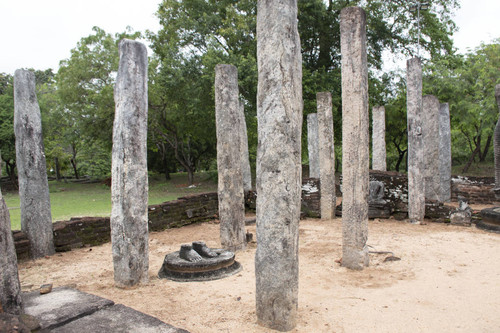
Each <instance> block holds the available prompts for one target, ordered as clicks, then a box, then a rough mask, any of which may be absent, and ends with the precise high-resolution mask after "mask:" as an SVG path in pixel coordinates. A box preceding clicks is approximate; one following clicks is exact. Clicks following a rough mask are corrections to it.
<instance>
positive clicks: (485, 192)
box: [451, 176, 498, 205]
mask: <svg viewBox="0 0 500 333" xmlns="http://www.w3.org/2000/svg"><path fill="white" fill-rule="evenodd" d="M494 187H495V178H492V177H461V176H454V177H453V178H452V180H451V198H452V200H454V201H457V200H458V196H461V197H464V198H465V199H466V200H467V201H468V202H469V203H470V204H484V205H491V204H494V203H498V200H497V199H496V198H495V193H494V192H493V188H494Z"/></svg>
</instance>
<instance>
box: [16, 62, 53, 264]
mask: <svg viewBox="0 0 500 333" xmlns="http://www.w3.org/2000/svg"><path fill="white" fill-rule="evenodd" d="M14 132H15V135H16V165H17V173H18V176H19V198H20V201H21V229H22V230H23V231H24V232H25V233H26V236H27V237H28V239H29V241H30V255H31V258H33V259H36V258H40V257H44V256H48V255H52V254H54V252H55V251H54V235H53V227H52V214H51V212H50V196H49V183H48V181H47V168H46V164H45V153H44V147H43V138H42V119H41V116H40V107H39V106H38V101H37V98H36V93H35V75H34V74H33V73H32V72H30V71H27V70H23V69H18V70H16V72H15V74H14Z"/></svg>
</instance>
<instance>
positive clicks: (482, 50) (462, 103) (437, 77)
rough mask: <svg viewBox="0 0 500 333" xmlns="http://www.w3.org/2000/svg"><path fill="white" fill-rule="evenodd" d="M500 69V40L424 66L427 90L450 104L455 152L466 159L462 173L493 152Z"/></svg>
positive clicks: (426, 91)
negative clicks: (473, 163) (496, 96)
mask: <svg viewBox="0 0 500 333" xmlns="http://www.w3.org/2000/svg"><path fill="white" fill-rule="evenodd" d="M499 68H500V39H497V40H495V41H494V42H493V43H492V44H481V45H480V46H479V47H477V48H476V49H475V50H473V51H470V52H468V53H467V54H466V55H465V56H462V55H456V56H452V57H450V56H447V57H441V58H439V59H437V60H436V61H435V62H434V63H429V64H427V66H426V67H425V73H424V93H428V94H434V95H436V96H437V97H438V98H439V99H440V100H441V101H446V102H448V103H449V105H450V114H451V119H450V120H451V125H452V129H453V130H452V139H453V142H454V145H453V147H454V151H453V155H454V156H455V158H458V159H465V158H466V159H467V163H466V165H465V167H464V169H463V172H467V170H468V168H469V167H470V165H471V164H472V162H473V161H474V160H475V159H476V157H477V158H478V159H479V161H485V159H486V158H487V156H488V152H489V151H490V147H491V144H492V137H493V131H494V128H495V124H496V121H497V118H498V110H497V105H496V101H495V85H496V84H497V83H499V82H500V72H499V70H498V69H499ZM483 139H486V140H485V141H484V140H483ZM463 147H468V151H467V150H466V149H463Z"/></svg>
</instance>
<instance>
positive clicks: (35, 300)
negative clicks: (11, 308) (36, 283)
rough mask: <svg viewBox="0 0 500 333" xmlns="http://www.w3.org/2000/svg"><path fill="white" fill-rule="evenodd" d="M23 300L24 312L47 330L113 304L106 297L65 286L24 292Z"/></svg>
mask: <svg viewBox="0 0 500 333" xmlns="http://www.w3.org/2000/svg"><path fill="white" fill-rule="evenodd" d="M23 300H24V304H25V312H26V313H27V314H29V315H31V316H34V317H35V318H37V319H38V320H39V321H40V326H41V328H42V329H48V330H50V329H52V328H55V327H58V326H61V325H62V324H64V323H67V322H69V321H72V320H75V319H76V318H79V317H81V316H82V314H89V313H93V312H95V311H98V310H100V309H102V308H104V307H107V306H111V305H113V304H114V303H113V301H110V300H108V299H105V298H101V297H99V296H95V295H91V294H87V293H84V292H81V291H78V290H76V289H72V288H67V287H59V288H54V289H53V290H52V292H51V293H48V294H44V295H40V293H39V292H38V291H32V292H29V293H24V294H23ZM88 332H90V331H88Z"/></svg>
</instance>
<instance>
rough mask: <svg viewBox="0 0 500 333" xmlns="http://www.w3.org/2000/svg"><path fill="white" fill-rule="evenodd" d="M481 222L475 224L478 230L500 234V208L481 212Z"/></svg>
mask: <svg viewBox="0 0 500 333" xmlns="http://www.w3.org/2000/svg"><path fill="white" fill-rule="evenodd" d="M481 217H482V218H483V219H482V220H481V221H478V222H476V227H478V228H479V229H483V230H487V231H493V232H497V233H500V207H494V208H486V209H483V210H482V211H481Z"/></svg>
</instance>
